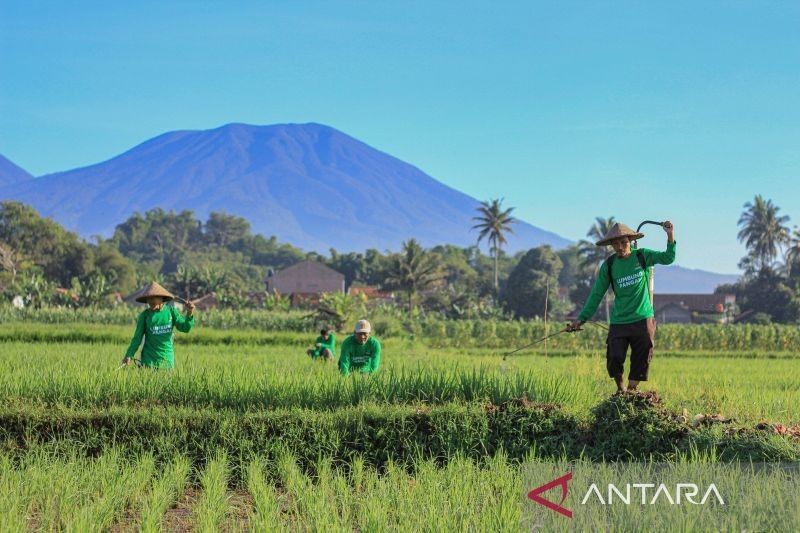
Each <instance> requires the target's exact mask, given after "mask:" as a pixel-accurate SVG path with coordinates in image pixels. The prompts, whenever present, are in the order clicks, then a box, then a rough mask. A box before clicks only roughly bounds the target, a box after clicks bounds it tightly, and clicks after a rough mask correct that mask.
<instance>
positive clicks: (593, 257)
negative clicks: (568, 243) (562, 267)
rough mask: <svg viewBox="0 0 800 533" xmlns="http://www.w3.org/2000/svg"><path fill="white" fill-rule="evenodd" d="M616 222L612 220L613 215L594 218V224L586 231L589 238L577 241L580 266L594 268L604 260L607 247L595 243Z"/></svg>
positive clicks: (607, 250)
mask: <svg viewBox="0 0 800 533" xmlns="http://www.w3.org/2000/svg"><path fill="white" fill-rule="evenodd" d="M616 223H617V221H616V220H614V217H608V218H603V217H596V218H595V219H594V224H592V227H591V228H589V231H587V232H586V236H587V237H589V240H586V239H581V240H580V241H578V255H579V256H580V257H581V263H580V266H581V267H583V268H592V269H593V270H596V269H597V268H598V266H599V265H600V263H602V262H603V261H605V260H606V258H607V257H608V256H609V249H608V247H607V246H597V245H596V244H595V243H596V242H597V241H599V240H601V239H602V238H603V237H605V236H606V234H607V233H608V232H609V231H610V230H611V227H612V226H613V225H614V224H616Z"/></svg>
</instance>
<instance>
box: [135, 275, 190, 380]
mask: <svg viewBox="0 0 800 533" xmlns="http://www.w3.org/2000/svg"><path fill="white" fill-rule="evenodd" d="M174 299H175V297H174V296H173V295H172V294H170V292H169V291H168V290H167V289H165V288H164V287H162V286H161V285H159V284H158V283H156V282H155V281H154V282H152V283H150V285H148V286H147V287H145V289H144V291H142V293H141V294H140V295H139V296H137V297H136V301H137V302H140V303H146V304H147V309H145V310H144V311H142V312H141V313H140V314H139V318H138V319H137V320H136V331H135V332H134V333H133V339H131V344H130V346H128V351H126V352H125V357H124V358H123V359H122V364H123V365H128V364H130V363H131V361H132V359H133V356H134V355H135V354H136V350H138V349H139V345H140V344H142V339H143V338H144V345H143V346H142V359H141V364H142V366H145V367H149V368H172V367H174V366H175V353H174V351H173V348H172V329H173V328H175V329H177V330H178V331H181V332H183V333H189V331H191V329H192V326H194V304H193V303H192V302H188V301H187V302H186V303H185V306H184V309H185V310H186V316H185V317H184V316H182V315H181V314H180V313H179V312H178V310H177V309H175V308H174V307H172V306H171V305H170V306H167V305H164V304H165V303H166V302H168V301H171V300H174Z"/></svg>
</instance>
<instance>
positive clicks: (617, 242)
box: [567, 221, 675, 391]
mask: <svg viewBox="0 0 800 533" xmlns="http://www.w3.org/2000/svg"><path fill="white" fill-rule="evenodd" d="M661 226H662V227H663V228H664V231H665V232H666V233H667V249H666V251H664V252H658V251H655V250H648V249H646V248H641V249H637V248H634V249H633V250H631V241H632V240H637V239H641V238H642V237H644V234H642V233H637V232H635V231H633V230H632V229H631V228H629V227H628V226H626V225H625V224H619V223H618V224H614V226H612V227H611V229H610V230H609V232H608V233H607V234H606V235H605V237H603V239H602V240H600V241H598V242H597V246H608V245H609V244H610V245H611V246H612V247H613V248H614V252H615V253H614V255H612V256H610V257H609V258H608V259H606V260H605V261H604V262H603V264H602V265H601V266H600V270H599V272H598V273H597V279H596V280H595V282H594V285H593V286H592V292H591V293H590V294H589V298H588V299H587V300H586V304H585V305H584V306H583V310H582V311H581V312H580V314H579V315H578V318H577V319H576V320H574V321H572V322H571V323H570V324H567V331H577V330H579V329H580V327H581V326H582V325H583V324H584V323H585V322H586V321H587V320H589V319H590V318H592V316H593V315H594V313H595V311H597V306H598V305H599V304H600V301H601V300H602V299H603V296H604V295H605V293H606V291H607V290H608V287H609V285H611V289H612V290H613V291H614V310H613V311H612V312H611V320H610V327H609V330H608V338H607V340H606V368H607V369H608V375H609V376H611V377H612V378H614V381H616V383H617V390H618V391H625V385H624V381H623V378H622V373H623V365H624V363H625V357H626V355H627V352H628V346H630V348H631V366H630V372H629V374H628V390H636V387H637V386H638V385H639V382H640V381H647V371H648V368H649V367H650V361H651V359H652V358H653V342H654V339H655V332H656V323H655V318H654V314H655V313H654V312H653V305H652V302H650V297H649V293H648V282H649V274H648V267H651V266H653V265H669V264H671V263H672V262H673V261H675V237H674V234H673V230H674V228H673V225H672V222H670V221H666V222H663V223H662V224H661Z"/></svg>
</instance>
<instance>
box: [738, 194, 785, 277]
mask: <svg viewBox="0 0 800 533" xmlns="http://www.w3.org/2000/svg"><path fill="white" fill-rule="evenodd" d="M744 208H745V210H744V212H743V213H742V216H741V217H739V223H738V225H739V226H741V227H742V229H741V230H739V234H738V238H739V241H743V242H744V243H745V246H747V250H748V253H749V254H750V256H751V257H752V259H753V263H754V264H755V265H758V266H759V267H760V268H765V267H770V266H771V265H772V263H773V262H774V261H775V258H776V257H777V256H778V253H779V252H780V249H781V247H782V246H783V245H784V244H786V243H788V242H789V229H788V227H787V226H786V223H787V222H789V217H788V216H787V215H778V211H780V208H779V207H778V206H776V205H775V204H773V203H772V200H764V198H763V197H762V196H761V195H760V194H759V195H756V197H755V200H754V201H753V202H747V203H746V204H744Z"/></svg>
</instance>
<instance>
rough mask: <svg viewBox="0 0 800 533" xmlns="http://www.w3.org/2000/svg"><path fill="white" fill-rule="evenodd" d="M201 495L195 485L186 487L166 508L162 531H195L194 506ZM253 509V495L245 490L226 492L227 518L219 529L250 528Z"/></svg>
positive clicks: (229, 532) (228, 532)
mask: <svg viewBox="0 0 800 533" xmlns="http://www.w3.org/2000/svg"><path fill="white" fill-rule="evenodd" d="M202 496H203V491H202V490H201V489H199V488H197V487H188V488H187V489H186V491H185V492H184V493H183V495H182V496H181V498H180V499H179V500H178V503H176V504H175V505H174V506H173V507H172V508H170V509H168V510H167V512H166V514H165V515H164V521H163V522H162V524H163V528H164V531H170V532H176V533H184V532H193V531H195V527H194V517H193V516H192V515H193V513H194V508H195V506H196V505H197V502H198V501H200V499H201V498H202ZM252 511H253V497H252V496H251V495H250V493H249V492H247V491H246V490H233V491H229V492H228V518H227V519H226V521H225V523H224V524H222V528H221V531H223V532H225V533H238V532H240V531H249V530H250V514H251V513H252Z"/></svg>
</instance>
